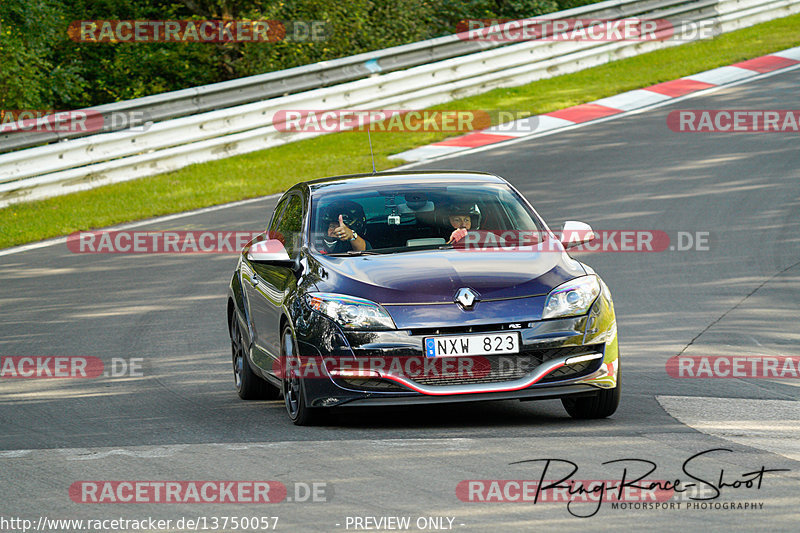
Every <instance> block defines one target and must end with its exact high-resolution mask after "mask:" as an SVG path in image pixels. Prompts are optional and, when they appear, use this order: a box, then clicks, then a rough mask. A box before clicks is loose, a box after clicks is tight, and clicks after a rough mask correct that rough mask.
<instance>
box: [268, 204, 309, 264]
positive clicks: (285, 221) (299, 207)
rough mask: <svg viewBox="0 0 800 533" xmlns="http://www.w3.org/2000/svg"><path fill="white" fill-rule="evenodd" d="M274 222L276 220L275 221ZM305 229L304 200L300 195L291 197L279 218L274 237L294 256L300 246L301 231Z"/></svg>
mask: <svg viewBox="0 0 800 533" xmlns="http://www.w3.org/2000/svg"><path fill="white" fill-rule="evenodd" d="M273 222H274V221H273ZM302 229H303V202H302V200H301V199H300V197H299V196H297V195H295V196H292V197H291V198H289V200H288V202H287V203H286V208H285V209H284V210H283V213H281V214H280V215H279V216H278V218H277V224H275V228H274V230H273V231H274V232H275V233H274V234H273V238H276V239H278V240H279V241H281V242H282V243H283V246H284V248H286V252H287V253H288V254H289V257H294V255H295V253H296V252H297V250H298V249H299V248H300V232H301V231H302Z"/></svg>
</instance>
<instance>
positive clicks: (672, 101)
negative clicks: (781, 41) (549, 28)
mask: <svg viewBox="0 0 800 533" xmlns="http://www.w3.org/2000/svg"><path fill="white" fill-rule="evenodd" d="M771 55H776V54H771ZM797 69H800V64H797V65H791V66H789V67H786V68H782V69H779V70H773V71H772V72H765V73H763V74H758V75H756V76H752V77H749V78H744V79H741V80H739V81H734V82H733V83H728V84H726V85H717V86H716V87H709V88H708V89H702V90H700V91H695V92H692V93H689V94H685V95H683V96H679V97H677V98H670V99H669V100H665V101H663V102H657V103H655V104H652V105H648V106H645V107H640V108H639V109H634V110H633V111H625V112H623V113H617V114H615V115H610V116H607V117H603V118H599V119H596V120H590V121H588V122H579V123H577V124H573V125H571V126H566V127H563V128H558V129H553V130H550V131H544V132H542V133H535V134H533V135H528V136H525V137H519V138H517V139H509V140H507V141H503V142H500V143H494V144H489V145H487V146H479V147H477V148H470V149H468V150H464V151H462V152H459V153H457V154H452V155H443V156H440V157H435V158H431V159H424V160H422V161H414V162H412V163H408V164H406V165H402V166H399V167H394V168H393V169H392V170H393V171H396V170H406V169H409V168H413V167H417V166H419V165H425V164H427V163H434V162H437V161H444V160H445V159H452V158H453V157H461V156H465V155H472V154H477V153H479V152H485V151H488V150H497V149H498V148H506V147H508V146H511V145H514V144H518V143H521V142H526V141H530V140H531V139H538V138H539V137H547V136H549V135H554V134H556V133H562V132H565V131H571V130H575V129H578V128H584V127H586V126H593V125H595V124H599V123H601V122H608V121H609V120H617V119H620V118H623V117H629V116H631V115H638V114H640V113H646V112H648V111H652V110H653V109H658V108H660V107H665V106H668V105H673V104H675V103H677V102H681V101H683V100H689V99H691V98H698V97H700V96H707V95H709V94H712V93H715V92H717V91H720V90H723V89H729V88H731V87H736V86H738V85H743V84H745V83H750V82H753V81H758V80H761V79H764V78H769V77H772V76H776V75H778V74H786V73H787V72H791V71H793V70H797ZM589 103H592V102H589Z"/></svg>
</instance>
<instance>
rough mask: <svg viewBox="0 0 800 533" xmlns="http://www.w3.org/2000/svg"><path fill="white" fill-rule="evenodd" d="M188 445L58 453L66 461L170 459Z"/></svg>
mask: <svg viewBox="0 0 800 533" xmlns="http://www.w3.org/2000/svg"><path fill="white" fill-rule="evenodd" d="M187 447H188V444H176V445H172V446H158V447H156V448H145V449H143V448H133V449H131V448H111V449H96V448H63V449H59V450H58V452H59V453H60V454H62V455H63V456H64V458H65V459H66V460H67V461H91V460H93V459H105V458H106V457H109V456H111V455H127V456H129V457H141V458H143V459H151V458H154V457H171V456H173V455H175V454H176V453H178V452H181V451H183V450H185V449H186V448H187Z"/></svg>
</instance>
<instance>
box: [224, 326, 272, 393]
mask: <svg viewBox="0 0 800 533" xmlns="http://www.w3.org/2000/svg"><path fill="white" fill-rule="evenodd" d="M230 332H231V358H232V362H233V383H234V385H235V386H236V392H237V393H238V394H239V398H241V399H242V400H277V399H278V398H280V391H279V390H278V389H277V388H275V387H273V386H272V385H270V384H269V383H267V382H266V381H264V380H263V379H261V378H260V377H258V376H257V375H255V373H253V369H252V368H250V363H249V362H248V360H247V354H246V353H245V348H244V346H243V344H242V332H241V330H240V329H239V320H237V318H236V312H235V311H234V314H233V316H232V317H231V324H230Z"/></svg>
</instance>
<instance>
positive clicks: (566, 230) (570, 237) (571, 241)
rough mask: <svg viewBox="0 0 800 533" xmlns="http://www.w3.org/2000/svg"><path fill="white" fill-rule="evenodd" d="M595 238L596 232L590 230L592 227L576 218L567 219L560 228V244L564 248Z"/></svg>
mask: <svg viewBox="0 0 800 533" xmlns="http://www.w3.org/2000/svg"><path fill="white" fill-rule="evenodd" d="M595 238H597V234H596V233H595V232H594V231H592V227H591V226H590V225H589V224H586V223H585V222H578V221H577V220H567V221H566V222H564V227H563V229H562V230H561V244H563V245H564V248H565V249H569V248H574V247H575V246H579V245H581V244H586V243H587V242H592V241H593V240H595Z"/></svg>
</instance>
